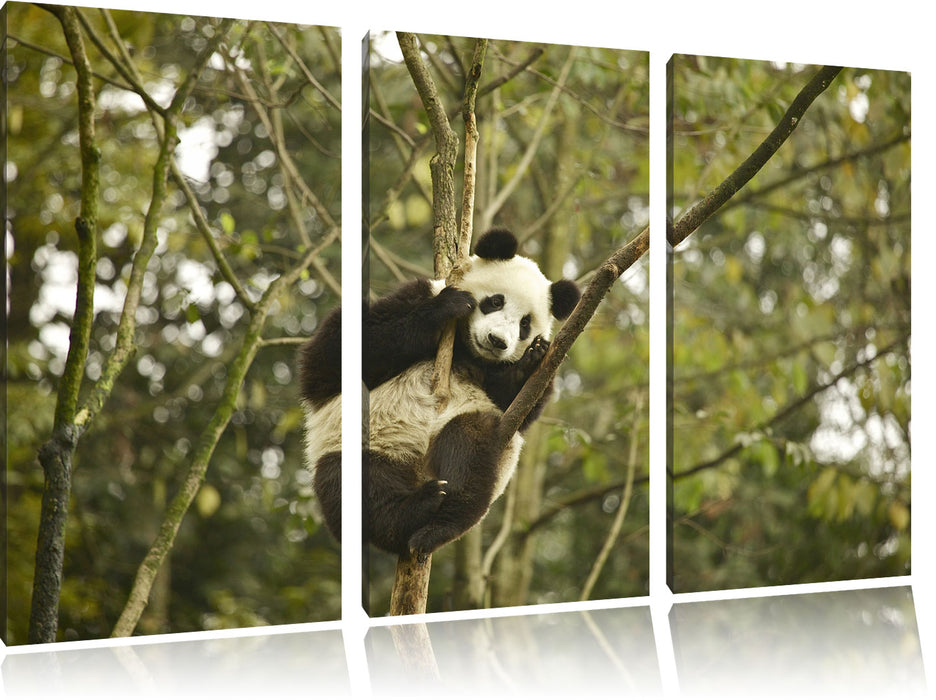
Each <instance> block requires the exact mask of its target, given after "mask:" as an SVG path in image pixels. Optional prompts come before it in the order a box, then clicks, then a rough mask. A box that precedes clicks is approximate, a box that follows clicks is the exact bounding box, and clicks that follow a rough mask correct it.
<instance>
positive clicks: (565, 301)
mask: <svg viewBox="0 0 936 700" xmlns="http://www.w3.org/2000/svg"><path fill="white" fill-rule="evenodd" d="M581 296H582V293H581V292H580V291H579V288H578V285H577V284H575V282H573V281H572V280H559V281H558V282H553V283H552V284H551V285H550V286H549V299H550V303H551V304H552V308H551V311H552V315H553V316H555V317H556V318H558V319H559V320H560V321H563V320H565V319H567V318H568V317H569V314H571V313H572V310H573V309H574V308H575V305H576V304H578V301H579V298H580V297H581Z"/></svg>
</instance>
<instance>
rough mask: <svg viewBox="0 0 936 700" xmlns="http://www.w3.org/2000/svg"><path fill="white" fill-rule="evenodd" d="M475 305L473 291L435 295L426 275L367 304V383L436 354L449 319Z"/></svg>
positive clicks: (378, 381) (450, 290)
mask: <svg viewBox="0 0 936 700" xmlns="http://www.w3.org/2000/svg"><path fill="white" fill-rule="evenodd" d="M475 305H476V302H475V300H474V298H473V297H472V296H471V294H469V293H468V292H464V291H461V290H459V289H456V288H454V287H445V288H444V289H443V290H442V291H441V292H439V293H438V294H437V295H433V294H432V290H431V288H430V286H429V281H428V280H416V281H413V282H408V283H407V284H404V285H403V286H401V287H400V288H398V289H397V290H396V291H394V292H392V293H391V294H388V295H387V296H384V297H381V298H380V299H378V300H377V301H376V302H374V303H373V304H371V305H370V306H367V305H365V307H364V316H363V318H364V328H363V342H364V349H363V364H364V367H363V370H364V371H363V374H364V383H365V384H366V385H367V387H368V388H369V389H373V388H375V387H377V386H379V385H380V384H382V383H383V382H385V381H387V380H388V379H390V378H391V377H394V376H396V375H398V374H400V373H401V372H403V371H404V370H405V369H407V368H408V367H410V366H412V365H413V364H415V363H416V362H419V361H421V360H427V359H430V358H432V357H434V356H435V354H436V351H437V349H438V346H439V338H440V337H441V335H442V329H443V328H444V327H445V324H446V322H447V321H449V320H450V319H457V318H463V317H464V316H467V315H468V314H470V313H471V311H472V310H473V309H474V307H475Z"/></svg>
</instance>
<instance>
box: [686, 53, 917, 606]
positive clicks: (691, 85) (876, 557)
mask: <svg viewBox="0 0 936 700" xmlns="http://www.w3.org/2000/svg"><path fill="white" fill-rule="evenodd" d="M671 70H672V78H671V79H672V81H673V84H672V114H671V118H672V134H671V136H670V138H671V146H672V156H671V158H672V161H671V164H670V165H671V168H672V171H671V172H672V190H671V192H670V193H669V194H670V196H671V207H672V209H671V212H670V214H671V216H672V217H673V220H678V218H679V216H680V215H681V213H682V212H685V211H686V210H688V208H689V207H691V205H692V204H693V203H694V202H695V201H697V200H698V199H699V198H700V197H702V196H703V195H704V194H705V193H706V192H708V191H709V190H711V189H712V188H714V187H715V186H716V185H717V184H718V183H719V182H721V180H722V179H723V178H724V177H726V176H727V175H728V174H729V173H730V172H731V171H732V170H733V169H734V168H735V167H737V165H739V164H740V163H741V162H742V161H743V160H744V159H745V158H746V157H747V156H748V155H749V154H750V153H751V152H752V151H753V150H754V149H755V148H756V147H757V145H758V144H759V143H760V141H761V140H762V139H763V138H764V137H765V136H766V135H767V134H768V133H769V132H770V130H771V129H772V128H773V126H774V125H775V124H776V122H777V120H778V119H779V117H780V116H781V115H782V114H783V112H784V110H785V109H786V108H787V106H788V105H789V104H790V102H791V101H792V100H793V99H794V98H795V96H796V94H797V92H798V91H799V90H800V88H801V87H802V86H803V85H804V84H805V83H806V82H807V81H808V80H809V78H810V77H811V76H812V74H813V73H814V72H815V70H816V68H815V67H812V66H801V65H793V64H780V63H768V62H760V61H746V60H733V59H717V58H708V57H698V56H677V57H675V58H674V59H673V61H672V63H671ZM672 263H673V294H674V309H675V310H674V313H673V318H672V319H671V323H672V325H671V329H670V330H671V333H672V335H671V339H672V345H671V351H672V360H673V394H672V399H673V403H672V407H671V408H672V435H671V437H672V445H673V449H672V454H671V455H670V459H671V468H672V471H673V474H674V475H675V478H674V482H673V490H672V494H671V497H672V501H671V505H672V508H673V513H672V517H673V523H672V526H673V527H672V561H673V570H672V582H673V587H674V590H675V591H678V592H681V591H693V590H711V589H718V588H738V587H749V586H761V585H776V584H792V583H801V582H811V581H827V580H839V579H851V578H865V577H875V576H889V575H899V574H906V573H909V571H910V517H909V516H910V357H909V337H910V76H909V75H908V74H906V73H901V72H894V71H883V70H866V69H855V68H848V69H845V70H843V71H842V72H841V73H840V74H839V76H838V77H837V78H836V80H835V81H834V82H833V83H832V84H831V86H830V87H829V88H828V89H827V90H826V91H825V92H824V93H823V94H822V95H821V96H820V97H819V98H818V99H817V100H816V101H815V102H814V103H813V104H812V106H810V108H809V109H808V110H807V112H806V115H805V117H804V118H803V119H802V120H801V122H800V123H799V124H798V125H797V127H796V129H795V131H794V132H793V134H792V135H791V137H790V138H789V140H788V141H787V142H786V143H785V144H784V145H783V146H782V147H781V149H780V150H779V151H778V152H777V154H776V155H775V156H774V157H773V158H772V159H771V160H770V161H769V162H768V163H767V165H766V166H765V167H764V168H763V169H762V170H761V172H760V173H758V175H756V176H755V177H754V179H753V180H752V181H751V182H750V183H748V185H747V186H746V187H745V188H743V189H742V190H741V191H740V192H738V193H737V194H736V195H735V197H734V199H732V200H731V201H729V203H728V204H726V205H725V206H724V207H723V208H722V210H721V211H720V212H718V213H717V214H716V216H714V217H713V218H712V219H711V220H709V221H708V222H707V223H705V224H704V225H703V226H702V227H700V228H699V229H698V230H697V231H696V232H695V233H693V234H692V235H691V236H690V237H689V238H688V239H687V240H686V241H685V242H684V243H683V244H682V245H680V246H678V247H677V248H676V249H675V251H674V252H673V254H672Z"/></svg>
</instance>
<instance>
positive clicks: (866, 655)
mask: <svg viewBox="0 0 936 700" xmlns="http://www.w3.org/2000/svg"><path fill="white" fill-rule="evenodd" d="M654 620H657V621H662V620H667V618H664V617H659V618H652V617H651V614H650V608H649V607H647V606H645V605H644V606H634V605H633V602H631V603H627V606H626V607H619V608H610V609H605V610H592V611H587V612H580V611H572V612H556V613H549V614H543V613H539V612H536V613H532V612H531V613H530V614H526V615H511V616H496V617H488V618H482V619H468V620H443V621H437V622H430V623H427V624H407V625H393V626H385V625H381V626H375V627H372V628H371V629H370V630H369V631H368V632H367V636H366V638H365V639H364V641H363V646H364V648H365V650H366V652H363V653H362V654H361V655H360V656H358V655H357V653H356V651H355V650H356V649H358V648H359V647H358V642H359V640H353V639H352V640H349V639H348V638H346V637H344V636H343V635H342V633H341V632H340V631H338V630H324V631H312V632H299V631H295V629H290V628H281V629H275V630H271V631H270V632H271V633H267V634H260V635H257V634H250V635H247V634H245V635H242V636H236V637H230V638H224V639H203V640H195V641H192V640H189V641H171V638H163V641H161V642H158V643H153V642H147V643H141V644H135V645H132V646H118V647H101V646H96V647H84V648H83V647H80V646H77V645H59V646H57V647H53V648H52V649H51V650H50V649H49V648H48V647H46V648H42V649H39V648H34V649H30V648H28V647H17V648H15V649H13V650H10V649H7V650H6V652H7V655H6V658H5V659H4V660H3V664H2V666H0V670H2V681H3V688H2V691H0V694H2V693H3V692H4V691H5V694H6V697H9V698H21V697H37V696H38V697H69V698H72V697H79V696H92V695H93V696H94V697H95V698H107V697H120V698H124V697H128V696H139V695H151V696H156V697H175V696H178V695H184V696H189V695H204V696H220V695H223V696H224V697H271V696H274V695H277V694H283V693H290V694H293V693H295V694H298V695H299V696H303V697H308V696H314V697H332V696H348V695H352V694H358V693H360V692H362V691H363V692H367V691H369V692H370V694H372V695H373V696H374V697H386V696H393V695H398V694H400V693H405V694H407V695H408V696H410V697H422V696H426V697H428V696H433V697H440V696H442V697H451V696H464V695H467V696H471V697H484V698H489V697H503V696H509V697H526V696H530V695H535V696H542V695H546V696H569V694H570V693H574V694H580V693H582V692H583V691H584V692H586V694H587V696H588V697H603V696H609V697H610V696H613V697H653V696H659V695H662V694H667V695H668V694H670V693H671V692H673V693H678V694H680V695H686V696H695V697H698V696H702V697H707V696H709V695H718V696H719V697H725V696H744V697H750V696H751V694H752V693H753V694H754V695H756V696H757V697H764V696H780V697H788V696H791V695H795V696H800V695H808V696H817V695H819V696H822V695H825V694H829V695H836V696H840V695H844V696H846V697H848V696H853V695H869V694H870V695H876V694H883V693H884V692H885V691H886V694H887V696H888V697H907V696H912V695H917V694H922V693H925V691H926V684H925V679H924V672H923V659H922V654H921V648H920V640H919V634H918V629H917V618H916V612H915V610H914V604H913V595H912V593H911V590H910V588H909V587H908V586H899V587H890V588H875V589H869V590H859V591H842V592H830V593H811V594H799V595H779V596H766V597H753V598H742V599H733V600H719V601H711V602H690V603H677V604H676V605H674V606H673V608H672V610H671V611H670V613H669V617H668V628H667V629H664V630H656V634H655V633H654V625H653V621H654ZM661 624H663V623H661ZM670 636H671V638H672V648H671V649H670V648H669V647H668V646H666V645H664V646H663V647H662V648H661V652H660V653H661V654H663V653H665V654H667V655H671V656H670V657H669V658H666V659H659V658H658V657H657V641H659V640H658V639H657V638H660V639H663V640H666V639H669V638H670ZM401 650H406V651H405V652H402V653H403V654H404V655H405V658H403V657H402V656H401ZM673 662H675V669H676V677H675V678H670V677H665V676H664V677H661V671H660V669H672V668H673V667H674V663H673Z"/></svg>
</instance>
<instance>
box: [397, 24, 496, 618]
mask: <svg viewBox="0 0 936 700" xmlns="http://www.w3.org/2000/svg"><path fill="white" fill-rule="evenodd" d="M397 37H398V40H399V43H400V49H401V50H402V52H403V58H404V61H405V62H406V67H407V69H408V70H409V72H410V75H411V77H412V79H413V83H414V85H415V86H416V91H417V93H418V94H419V97H420V100H421V101H422V103H423V107H424V108H425V110H426V113H427V114H428V116H429V123H430V126H431V127H432V132H433V135H434V136H435V141H436V154H435V155H434V156H433V157H432V160H431V161H430V169H431V172H432V211H433V251H434V268H435V270H434V271H435V276H436V278H437V279H443V278H445V279H448V280H449V283H454V282H455V281H456V280H457V279H458V276H459V272H458V266H459V264H460V263H461V262H462V261H463V260H465V259H466V258H467V257H468V250H469V248H470V246H471V233H472V225H473V213H474V184H475V160H476V157H477V140H478V129H477V124H476V122H475V115H474V108H475V100H476V98H477V94H478V83H479V81H480V79H481V70H482V67H483V65H484V55H485V52H486V51H487V40H485V39H478V40H477V42H476V43H475V50H474V55H473V57H472V63H471V69H470V71H469V73H468V75H467V79H466V83H465V95H464V100H463V103H462V104H463V106H462V116H463V118H464V120H465V173H464V191H463V196H462V222H461V229H460V231H456V228H455V158H456V156H457V149H458V137H457V136H456V135H455V133H454V132H453V131H452V128H451V126H450V124H449V120H448V116H447V115H446V113H445V110H444V108H443V106H442V103H441V101H440V100H439V96H438V92H437V90H436V87H435V83H434V82H433V80H432V76H431V75H430V74H429V71H428V69H427V68H426V66H425V65H424V64H423V62H422V60H421V59H420V56H419V47H418V43H417V41H416V37H415V36H414V35H413V34H407V33H402V32H400V33H398V34H397ZM454 341H455V326H454V324H449V327H447V328H446V330H445V332H444V333H443V336H442V339H441V342H440V344H439V351H438V354H437V356H436V362H435V366H434V369H433V376H432V384H433V393H434V394H435V396H436V397H437V398H438V399H439V401H440V405H444V403H445V402H446V401H447V400H448V391H449V376H450V373H451V366H452V354H453V349H454ZM431 562H432V559H431V557H426V558H425V559H424V560H423V561H417V560H416V559H414V558H412V557H405V558H404V557H400V558H399V559H398V560H397V568H396V577H395V579H394V584H393V592H392V594H391V601H390V614H391V615H406V614H413V613H422V612H425V610H426V599H427V597H428V590H429V572H430V567H431Z"/></svg>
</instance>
